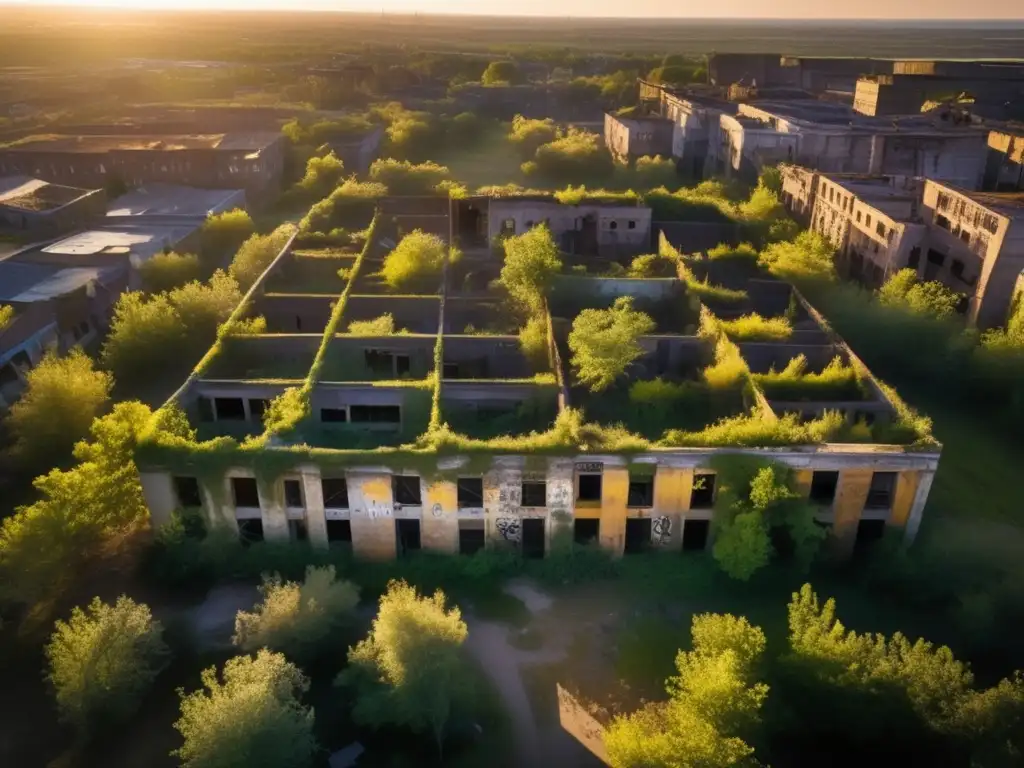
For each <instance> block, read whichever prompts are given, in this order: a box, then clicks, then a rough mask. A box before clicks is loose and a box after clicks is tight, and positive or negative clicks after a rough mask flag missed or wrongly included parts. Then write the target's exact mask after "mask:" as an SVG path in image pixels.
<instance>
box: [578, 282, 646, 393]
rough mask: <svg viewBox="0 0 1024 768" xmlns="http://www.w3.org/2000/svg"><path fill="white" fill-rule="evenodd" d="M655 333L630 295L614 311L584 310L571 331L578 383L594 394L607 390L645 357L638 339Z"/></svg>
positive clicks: (617, 302)
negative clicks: (646, 334)
mask: <svg viewBox="0 0 1024 768" xmlns="http://www.w3.org/2000/svg"><path fill="white" fill-rule="evenodd" d="M653 330H654V321H653V320H652V319H651V318H650V316H649V315H647V314H645V313H643V312H639V311H637V310H634V309H633V299H632V297H631V296H620V297H619V298H617V299H616V300H615V303H614V304H613V305H612V307H611V309H584V310H583V311H582V312H580V313H579V314H578V315H577V316H576V319H575V320H573V323H572V330H571V331H570V332H569V349H570V350H571V351H572V365H573V368H575V369H576V378H577V380H578V381H579V382H580V383H581V384H585V385H587V386H589V387H590V391H591V392H600V391H602V390H605V389H607V388H608V387H610V386H611V385H612V384H613V383H614V382H615V379H617V378H618V377H619V376H622V375H623V374H625V373H626V370H627V369H628V368H629V366H630V365H632V363H633V361H635V360H636V359H637V358H638V357H640V356H641V355H643V349H642V348H641V347H640V344H639V339H640V337H641V336H643V335H644V334H645V333H650V332H651V331H653Z"/></svg>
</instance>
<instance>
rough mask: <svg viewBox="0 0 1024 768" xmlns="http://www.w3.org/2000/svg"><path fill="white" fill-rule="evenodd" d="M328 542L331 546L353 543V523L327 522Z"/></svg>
mask: <svg viewBox="0 0 1024 768" xmlns="http://www.w3.org/2000/svg"><path fill="white" fill-rule="evenodd" d="M327 541H328V543H330V544H337V543H342V542H344V543H346V544H351V543H352V523H351V522H349V521H348V520H328V521H327Z"/></svg>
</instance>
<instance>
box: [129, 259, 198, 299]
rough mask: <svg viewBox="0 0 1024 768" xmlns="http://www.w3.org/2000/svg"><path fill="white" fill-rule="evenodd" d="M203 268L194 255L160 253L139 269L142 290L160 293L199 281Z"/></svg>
mask: <svg viewBox="0 0 1024 768" xmlns="http://www.w3.org/2000/svg"><path fill="white" fill-rule="evenodd" d="M201 272H202V267H201V266H200V264H199V257H198V256H196V255H195V254H192V253H174V252H173V251H171V252H170V253H158V254H157V255H156V256H153V257H152V258H151V259H149V261H145V262H143V263H142V266H140V267H139V278H140V279H141V280H142V290H143V291H144V292H146V293H160V292H162V291H169V290H171V289H172V288H177V287H178V286H179V285H184V284H185V283H188V282H191V281H193V280H199V278H200V275H201Z"/></svg>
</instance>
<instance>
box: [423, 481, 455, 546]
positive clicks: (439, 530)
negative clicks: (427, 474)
mask: <svg viewBox="0 0 1024 768" xmlns="http://www.w3.org/2000/svg"><path fill="white" fill-rule="evenodd" d="M423 486H424V487H423V518H422V520H421V521H420V526H421V529H420V530H421V544H422V546H423V549H425V550H427V551H429V552H440V553H442V554H449V555H454V554H457V553H458V551H459V508H458V507H459V505H458V492H457V488H456V485H455V483H453V482H451V481H450V480H438V481H436V482H431V483H428V482H427V481H424V482H423Z"/></svg>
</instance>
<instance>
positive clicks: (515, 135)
mask: <svg viewBox="0 0 1024 768" xmlns="http://www.w3.org/2000/svg"><path fill="white" fill-rule="evenodd" d="M557 138H558V127H557V126H556V125H555V121H554V120H552V119H551V118H545V119H543V120H535V119H531V118H529V117H523V116H522V115H516V116H515V117H513V118H512V130H511V131H510V132H509V134H508V140H509V141H510V142H511V143H512V144H513V145H514V146H515V147H517V148H518V149H519V151H520V153H521V154H522V156H523V157H533V156H534V155H535V154H536V153H537V149H538V148H539V147H540V146H541V145H542V144H548V143H549V142H552V141H554V140H555V139H557Z"/></svg>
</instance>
